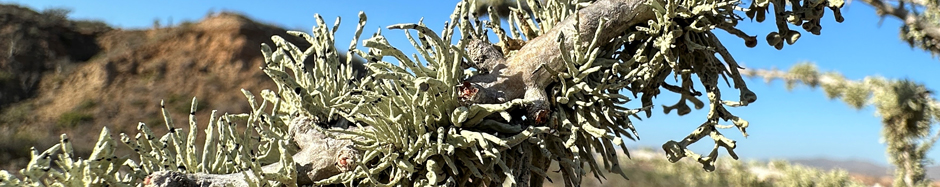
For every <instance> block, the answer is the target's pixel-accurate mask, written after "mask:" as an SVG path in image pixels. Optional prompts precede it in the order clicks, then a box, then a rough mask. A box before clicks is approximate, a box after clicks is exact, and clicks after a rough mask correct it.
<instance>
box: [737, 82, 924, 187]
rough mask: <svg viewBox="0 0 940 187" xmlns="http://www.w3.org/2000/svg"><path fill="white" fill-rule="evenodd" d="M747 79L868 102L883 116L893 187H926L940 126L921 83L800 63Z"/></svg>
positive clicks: (859, 104)
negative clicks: (856, 77)
mask: <svg viewBox="0 0 940 187" xmlns="http://www.w3.org/2000/svg"><path fill="white" fill-rule="evenodd" d="M745 74H746V75H749V76H758V77H764V78H765V79H782V80H784V81H788V82H794V84H795V83H801V84H804V85H807V86H810V87H822V88H823V91H825V92H826V96H827V97H829V98H830V99H835V98H842V100H843V101H844V102H845V103H846V104H848V105H849V106H852V107H853V108H855V109H861V108H862V107H865V106H868V105H869V104H870V105H872V106H874V107H875V111H876V114H877V115H878V116H879V117H881V119H882V120H881V123H882V125H883V127H882V137H883V138H884V141H885V142H886V143H887V144H888V145H887V150H886V152H887V154H888V155H889V160H890V161H891V163H892V164H894V165H895V166H896V169H895V172H894V173H895V176H896V177H895V182H894V185H895V186H927V185H929V184H930V180H929V179H928V178H926V174H925V169H924V165H925V164H926V163H927V157H926V153H927V151H928V150H930V148H931V147H933V145H934V143H936V141H937V139H940V134H933V135H931V132H930V131H931V128H932V124H935V123H937V122H940V103H938V102H937V101H936V100H935V99H933V97H932V96H931V95H932V92H931V91H930V90H928V89H927V88H926V87H925V86H924V85H923V84H920V83H916V82H913V81H910V80H890V79H886V78H883V77H878V76H869V77H865V78H864V79H863V80H860V81H853V80H847V79H845V78H844V77H842V75H840V74H838V73H835V72H827V73H820V72H819V71H818V70H817V67H816V66H815V65H813V64H810V63H800V64H797V65H795V66H793V67H792V68H791V70H790V71H789V72H781V71H776V70H769V71H768V70H749V71H746V72H745Z"/></svg>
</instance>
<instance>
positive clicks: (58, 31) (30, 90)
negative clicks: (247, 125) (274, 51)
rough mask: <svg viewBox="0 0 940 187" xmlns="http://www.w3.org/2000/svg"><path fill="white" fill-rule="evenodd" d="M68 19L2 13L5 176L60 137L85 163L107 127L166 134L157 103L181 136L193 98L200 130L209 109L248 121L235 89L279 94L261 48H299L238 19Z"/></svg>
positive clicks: (21, 11) (0, 149)
mask: <svg viewBox="0 0 940 187" xmlns="http://www.w3.org/2000/svg"><path fill="white" fill-rule="evenodd" d="M64 17H65V16H60V18H56V14H54V13H48V12H44V13H37V12H35V11H32V10H29V9H26V8H22V7H18V6H12V5H4V6H0V52H2V53H0V86H2V89H0V107H2V108H0V167H2V168H6V169H10V168H12V167H13V166H16V167H15V168H19V167H21V166H22V164H25V161H28V152H29V147H30V146H36V148H37V149H40V150H41V149H45V148H46V147H48V146H51V145H52V144H54V143H55V142H57V141H58V136H59V134H62V133H68V135H69V136H70V137H71V138H72V139H73V142H74V143H75V146H76V149H77V150H78V151H79V152H80V153H79V155H83V154H87V153H90V152H89V151H90V147H91V146H92V144H93V143H94V142H95V139H96V138H97V135H98V133H99V132H100V130H101V128H102V127H105V126H107V127H108V128H109V129H111V132H112V133H114V134H118V133H122V132H123V133H128V134H129V135H131V136H133V135H134V134H136V132H137V131H136V130H135V129H136V126H137V124H138V122H145V123H147V124H148V125H149V126H150V127H151V128H153V129H154V130H155V131H157V132H160V131H165V126H164V125H163V119H162V117H161V115H160V114H161V112H160V100H161V99H162V100H166V108H167V110H168V111H169V112H170V113H171V114H173V117H174V121H176V123H177V126H178V127H181V126H183V125H186V124H187V123H186V121H187V119H188V118H187V117H188V116H187V114H188V113H189V105H190V102H191V99H192V97H197V98H198V99H199V103H200V104H199V108H200V110H198V112H197V113H196V114H197V116H198V117H201V118H199V120H200V125H201V126H204V125H205V124H206V120H208V114H209V112H210V111H211V110H219V113H220V114H222V113H226V112H227V113H242V112H247V111H248V109H249V108H250V107H249V106H248V103H247V101H246V99H245V97H244V96H243V95H242V94H241V92H240V91H239V90H240V89H242V88H244V89H247V90H250V91H252V92H253V93H256V94H257V93H258V92H259V91H260V90H262V89H276V87H275V86H274V85H273V82H271V81H270V80H269V79H268V78H267V76H265V75H264V73H263V72H261V71H260V69H259V68H258V67H260V66H261V65H262V63H263V62H262V61H263V57H262V55H261V53H260V44H261V43H262V42H264V43H268V44H269V45H273V43H272V42H271V40H270V37H271V36H272V35H281V36H284V37H285V38H288V40H289V41H292V42H293V43H295V44H298V43H301V42H302V41H303V40H301V39H299V38H293V37H287V36H288V35H287V34H286V33H285V30H284V29H281V28H279V27H275V26H271V25H267V24H262V23H258V22H254V21H252V20H250V19H248V18H246V17H244V16H242V15H239V14H234V13H218V14H213V15H209V16H207V17H205V18H204V19H203V20H201V21H199V22H195V23H182V24H180V25H179V26H175V27H170V28H153V29H147V30H121V29H111V28H109V27H107V26H106V25H104V24H101V23H100V22H89V21H84V22H76V21H69V20H65V19H64ZM92 23H97V24H92ZM11 38H15V40H16V41H9V40H10V39H11ZM11 43H12V45H11ZM11 46H12V47H11ZM299 46H300V47H302V48H306V47H308V46H309V44H302V45H299ZM11 49H12V50H14V51H13V52H9V51H8V50H11ZM8 52H9V53H8ZM115 138H117V137H115Z"/></svg>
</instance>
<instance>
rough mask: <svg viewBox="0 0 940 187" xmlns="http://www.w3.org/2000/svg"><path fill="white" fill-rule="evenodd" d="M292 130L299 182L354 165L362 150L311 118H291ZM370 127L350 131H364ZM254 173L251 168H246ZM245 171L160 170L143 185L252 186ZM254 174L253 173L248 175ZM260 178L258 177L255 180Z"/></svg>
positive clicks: (271, 169)
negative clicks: (320, 126)
mask: <svg viewBox="0 0 940 187" xmlns="http://www.w3.org/2000/svg"><path fill="white" fill-rule="evenodd" d="M290 126H291V129H290V131H291V133H292V134H293V139H294V142H295V143H297V145H298V147H300V152H298V153H297V154H294V155H293V161H294V167H295V168H296V170H297V175H296V179H297V184H298V185H310V184H313V183H314V182H315V181H318V180H322V179H326V178H329V177H332V176H335V175H337V174H339V173H342V172H345V171H349V170H350V169H351V168H354V167H355V166H356V163H357V161H356V160H357V159H359V158H360V155H359V151H358V150H355V149H354V148H353V146H352V145H353V142H352V140H349V139H337V138H334V137H335V136H336V134H335V133H333V136H330V135H327V134H326V133H325V132H322V131H321V129H319V128H316V127H315V126H314V124H313V121H312V120H310V118H306V117H298V118H295V119H294V120H292V121H291V125H290ZM369 129H371V127H367V128H363V129H356V127H351V128H349V129H347V130H353V131H362V130H369ZM281 167H282V164H281V163H273V164H269V165H266V166H264V167H262V168H261V170H262V172H263V173H276V172H280V171H282V170H281V169H282V168H281ZM245 172H251V171H245ZM245 176H246V175H244V174H243V173H242V172H239V173H232V174H206V173H180V172H175V171H160V172H154V173H153V174H150V175H149V176H148V177H147V179H146V180H145V181H144V186H149V187H161V186H236V187H242V186H249V185H248V184H250V183H251V182H250V181H246V178H245ZM247 176H252V175H247ZM256 180H257V179H256Z"/></svg>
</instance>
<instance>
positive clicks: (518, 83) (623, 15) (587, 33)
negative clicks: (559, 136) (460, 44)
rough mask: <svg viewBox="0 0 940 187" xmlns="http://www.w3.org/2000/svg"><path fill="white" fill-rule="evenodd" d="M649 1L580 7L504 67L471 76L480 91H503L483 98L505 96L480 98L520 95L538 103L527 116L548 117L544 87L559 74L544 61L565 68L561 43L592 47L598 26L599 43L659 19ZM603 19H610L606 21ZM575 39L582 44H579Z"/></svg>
mask: <svg viewBox="0 0 940 187" xmlns="http://www.w3.org/2000/svg"><path fill="white" fill-rule="evenodd" d="M646 2H647V1H644V0H601V1H597V2H594V3H593V4H591V5H589V6H587V7H585V8H583V9H581V10H579V12H578V16H571V17H568V18H566V19H565V20H563V21H561V22H559V23H558V24H557V25H556V26H555V27H553V28H552V29H551V30H549V31H548V32H546V33H545V34H543V35H541V36H539V37H536V38H534V39H532V40H530V41H528V42H527V44H526V45H525V46H523V47H522V48H521V49H519V50H518V51H516V53H515V54H514V55H513V56H511V57H509V58H508V59H506V60H505V67H504V68H500V66H499V65H490V66H489V67H496V68H494V69H493V72H491V73H490V74H486V75H483V76H480V77H477V78H471V79H469V80H468V82H470V83H472V84H474V85H479V86H477V87H480V91H479V92H478V93H499V94H487V95H483V96H480V97H491V96H501V97H502V98H498V99H494V98H480V99H478V100H479V101H508V100H512V99H518V98H524V99H527V100H532V101H535V102H534V103H535V104H533V106H530V107H529V111H528V112H529V113H528V114H527V117H528V118H530V119H536V120H537V121H540V120H538V117H540V116H544V114H545V113H544V112H546V111H548V110H549V107H548V105H547V104H544V102H545V101H547V98H546V95H547V94H545V93H544V89H545V87H546V86H548V84H549V83H551V82H552V80H553V77H554V76H556V75H553V74H551V73H550V72H549V71H546V70H544V68H542V69H540V66H543V64H544V66H545V67H547V68H551V69H554V70H562V71H563V70H565V68H564V63H565V62H564V59H563V58H562V55H565V54H567V53H565V52H564V51H562V49H561V47H560V46H561V42H564V43H565V46H588V45H586V44H587V43H588V42H591V41H594V40H595V38H594V36H595V33H596V32H597V29H603V30H604V32H602V33H601V34H599V35H597V36H598V38H596V39H597V40H596V41H597V42H598V43H597V44H596V45H597V46H602V45H605V44H607V43H609V42H611V40H612V39H613V38H614V37H616V36H619V35H621V34H622V33H623V32H624V31H626V30H627V29H629V28H631V27H633V26H636V25H639V24H643V23H646V22H647V21H648V20H651V19H653V18H655V14H653V13H652V12H651V9H650V7H649V6H648V5H646ZM602 19H603V20H606V21H604V22H602V21H601V20H602ZM602 23H603V25H601V24H602ZM576 28H577V29H576ZM559 36H578V37H580V38H575V37H565V38H564V40H558V37H559ZM575 41H580V42H582V43H581V44H577V43H575ZM473 47H474V46H471V48H473ZM469 50H473V49H469ZM495 61H496V62H499V61H500V60H495ZM530 90H531V91H530ZM540 103H542V104H540Z"/></svg>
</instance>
